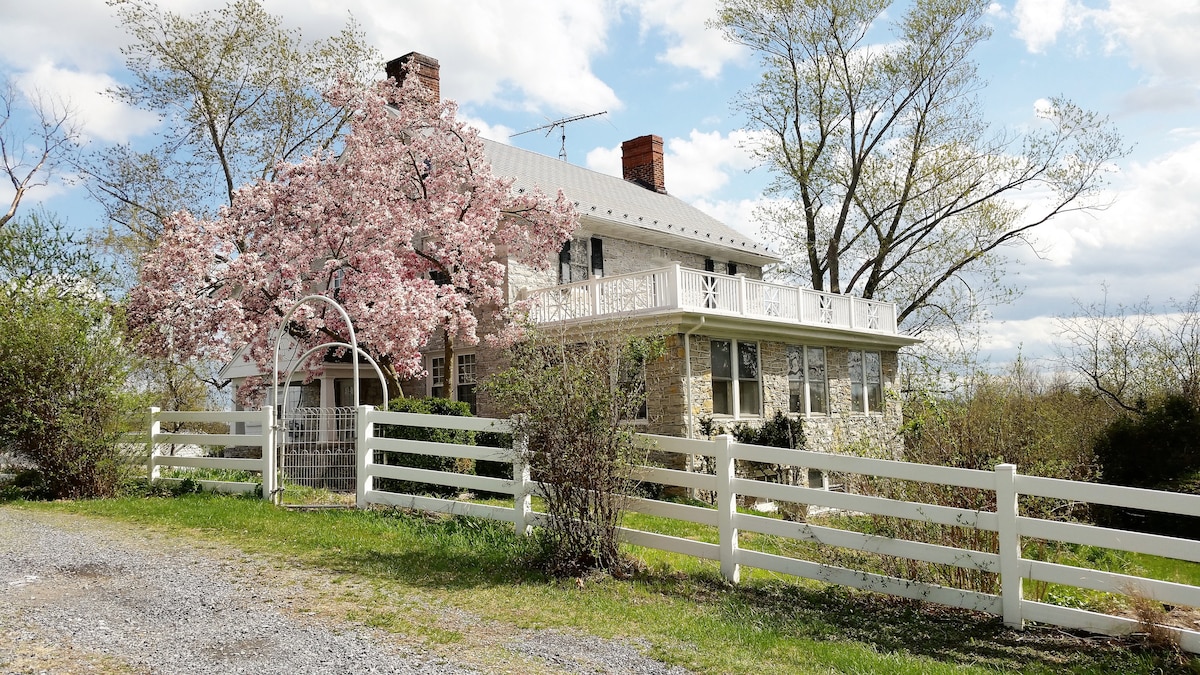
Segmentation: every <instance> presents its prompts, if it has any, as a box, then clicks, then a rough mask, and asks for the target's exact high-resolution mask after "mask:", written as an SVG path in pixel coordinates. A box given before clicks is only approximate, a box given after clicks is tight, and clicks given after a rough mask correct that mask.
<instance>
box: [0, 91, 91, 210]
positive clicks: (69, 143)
mask: <svg viewBox="0 0 1200 675" xmlns="http://www.w3.org/2000/svg"><path fill="white" fill-rule="evenodd" d="M26 122H28V124H26ZM78 141H79V126H78V124H77V119H76V117H75V112H74V110H72V109H71V107H70V106H69V105H67V104H66V103H64V102H62V101H57V100H55V99H53V98H52V97H49V96H47V95H45V94H43V93H41V92H38V91H34V92H32V95H30V96H26V95H25V94H22V93H21V92H19V91H18V90H17V87H16V85H15V84H14V83H13V81H12V80H11V79H9V78H4V80H3V81H2V82H0V171H3V173H4V178H5V179H6V181H7V182H8V184H9V185H10V186H11V188H12V197H11V198H10V199H9V200H8V206H5V207H0V208H2V209H3V212H2V213H0V229H2V228H3V227H4V226H5V225H7V224H8V222H9V221H11V220H12V219H13V217H14V216H15V215H16V213H17V208H18V207H19V206H20V205H21V200H23V199H24V198H25V195H26V194H28V192H29V191H30V190H31V189H33V188H36V187H40V186H44V185H46V183H47V182H48V181H49V180H50V177H51V176H53V175H54V173H55V171H56V170H57V169H58V167H59V166H60V165H61V164H62V163H63V162H64V161H68V160H69V159H70V158H71V157H72V155H73V154H74V152H75V149H76V143H77V142H78Z"/></svg>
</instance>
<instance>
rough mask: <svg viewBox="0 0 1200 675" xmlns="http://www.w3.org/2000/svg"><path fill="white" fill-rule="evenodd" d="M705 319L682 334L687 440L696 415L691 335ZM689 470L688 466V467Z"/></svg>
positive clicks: (702, 318)
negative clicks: (693, 395)
mask: <svg viewBox="0 0 1200 675" xmlns="http://www.w3.org/2000/svg"><path fill="white" fill-rule="evenodd" d="M704 319H705V317H703V316H702V317H700V323H698V324H696V325H695V326H692V328H691V329H689V330H688V332H686V333H684V334H683V381H684V384H685V385H686V386H687V421H688V428H687V438H693V437H694V436H693V433H692V429H693V428H695V426H696V425H695V417H696V414H695V412H694V411H693V410H692V340H691V337H692V333H695V332H696V331H698V330H700V328H701V327H702V326H703V325H704ZM689 468H690V466H689Z"/></svg>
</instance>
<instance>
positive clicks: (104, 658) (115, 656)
mask: <svg viewBox="0 0 1200 675" xmlns="http://www.w3.org/2000/svg"><path fill="white" fill-rule="evenodd" d="M322 583H325V584H328V580H327V579H324V578H321V577H319V576H318V575H317V574H316V573H314V572H311V571H302V570H297V569H281V565H280V563H279V561H270V560H267V559H260V558H251V557H247V556H245V555H244V554H243V553H241V552H240V551H235V550H232V549H229V548H226V547H223V546H221V545H219V544H213V543H210V542H193V541H189V540H184V539H181V538H172V537H169V536H165V535H158V534H147V533H144V532H140V531H139V530H137V529H136V528H134V527H132V526H129V525H124V524H121V523H112V522H108V521H102V520H94V519H87V518H80V517H73V516H64V515H60V514H46V513H41V512H34V511H29V510H22V509H19V508H15V507H0V674H4V675H7V674H9V673H451V674H453V673H474V672H514V673H525V672H544V673H558V672H568V673H606V672H607V673H671V674H673V675H674V674H679V673H684V672H685V671H683V670H682V669H679V668H668V667H667V666H665V665H663V664H661V663H659V662H656V661H653V660H650V659H648V658H646V657H644V656H642V655H641V654H640V653H639V652H638V651H637V650H636V649H635V648H634V647H633V646H631V645H630V644H628V643H624V642H617V641H608V640H602V639H599V638H594V637H591V636H582V635H578V634H571V633H563V632H558V631H530V630H518V629H513V628H511V627H505V626H496V625H494V624H492V623H490V622H484V621H481V620H479V619H478V618H477V617H473V616H470V615H467V614H465V613H462V612H458V611H454V610H448V611H446V621H447V622H448V625H449V624H453V626H455V627H456V628H457V629H460V630H461V629H462V628H463V627H464V626H466V627H471V628H472V629H473V630H471V631H470V640H468V641H467V644H466V645H463V646H461V647H459V648H458V650H457V652H456V653H451V654H450V655H449V656H445V655H442V656H439V655H437V654H436V653H434V652H433V651H431V650H427V649H425V648H423V647H422V644H421V641H420V639H419V638H417V637H411V636H405V635H397V634H391V633H384V632H382V631H378V630H374V629H371V628H369V627H365V626H363V625H360V624H356V623H351V622H348V621H345V620H341V619H339V618H337V616H339V614H338V612H336V611H329V610H328V606H315V605H313V604H311V603H309V602H307V601H306V600H307V599H309V598H311V597H312V596H313V594H314V588H319V587H320V585H321V584H322ZM314 607H315V608H314ZM340 615H341V616H344V611H342V613H341V614H340ZM479 635H483V636H485V637H483V638H480V637H478V636H479ZM487 636H491V637H487ZM514 636H515V637H514ZM481 640H482V641H483V642H481Z"/></svg>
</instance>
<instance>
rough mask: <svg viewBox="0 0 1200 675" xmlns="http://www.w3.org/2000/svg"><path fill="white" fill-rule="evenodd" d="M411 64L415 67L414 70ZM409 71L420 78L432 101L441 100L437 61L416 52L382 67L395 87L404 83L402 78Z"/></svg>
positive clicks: (439, 70) (439, 67)
mask: <svg viewBox="0 0 1200 675" xmlns="http://www.w3.org/2000/svg"><path fill="white" fill-rule="evenodd" d="M413 64H415V65H416V68H415V69H414V68H413ZM409 70H413V71H414V72H415V73H416V75H417V77H419V78H421V84H423V85H425V88H426V89H428V90H429V91H430V93H431V94H432V97H433V100H435V101H437V100H440V99H441V97H442V86H441V66H439V65H438V60H437V59H435V58H432V57H429V56H425V55H424V54H418V53H417V52H409V53H407V54H405V55H404V56H401V57H400V58H398V59H392V60H391V61H388V62H387V65H386V66H385V67H384V72H385V73H387V76H388V77H391V78H395V80H396V84H397V85H399V84H400V83H402V82H404V76H405V75H407V74H408V72H409Z"/></svg>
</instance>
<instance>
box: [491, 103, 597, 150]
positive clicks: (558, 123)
mask: <svg viewBox="0 0 1200 675" xmlns="http://www.w3.org/2000/svg"><path fill="white" fill-rule="evenodd" d="M607 112H608V111H607V110H601V111H600V112H597V113H589V114H587V115H575V116H574V117H564V118H562V119H560V120H554V121H553V122H550V123H549V124H543V125H542V126H540V127H534V128H532V129H526V130H525V131H518V132H517V133H515V134H513V135H512V136H509V138H515V137H517V136H520V135H522V134H528V133H532V132H534V131H541V130H542V129H545V130H546V136H549V135H550V134H552V133H554V130H555V129H562V147H560V148H559V150H558V158H559V159H561V160H562V161H564V162H565V161H567V125H568V124H570V123H571V122H578V121H579V120H586V119H587V118H589V117H596V116H598V115H603V114H605V113H607Z"/></svg>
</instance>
